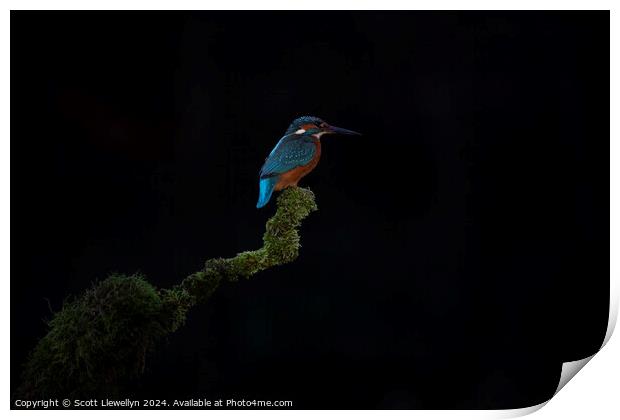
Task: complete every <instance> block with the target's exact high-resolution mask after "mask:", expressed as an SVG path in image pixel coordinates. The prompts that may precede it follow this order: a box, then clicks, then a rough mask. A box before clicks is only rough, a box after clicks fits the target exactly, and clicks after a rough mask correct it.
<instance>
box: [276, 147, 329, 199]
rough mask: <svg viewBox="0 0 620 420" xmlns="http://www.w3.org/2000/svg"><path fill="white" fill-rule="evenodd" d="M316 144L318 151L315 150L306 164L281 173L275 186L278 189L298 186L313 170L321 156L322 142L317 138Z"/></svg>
mask: <svg viewBox="0 0 620 420" xmlns="http://www.w3.org/2000/svg"><path fill="white" fill-rule="evenodd" d="M314 145H315V147H316V151H315V152H314V157H313V158H312V160H311V161H310V162H308V164H306V165H303V166H298V167H296V168H295V169H291V170H290V171H288V172H285V173H283V174H282V175H280V179H279V180H278V183H277V184H276V186H275V188H274V189H275V190H276V191H280V190H283V189H284V188H286V187H290V186H296V185H297V183H298V182H299V180H300V179H302V178H303V177H304V176H306V175H308V174H309V173H310V172H312V170H313V169H314V168H315V167H316V165H318V163H319V159H320V158H321V142H320V141H319V140H315V142H314Z"/></svg>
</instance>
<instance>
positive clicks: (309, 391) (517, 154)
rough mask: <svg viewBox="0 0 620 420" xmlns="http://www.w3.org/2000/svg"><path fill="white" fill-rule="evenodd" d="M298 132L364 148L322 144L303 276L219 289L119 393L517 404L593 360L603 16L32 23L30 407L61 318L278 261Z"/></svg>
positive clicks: (605, 261)
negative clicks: (299, 127) (69, 310)
mask: <svg viewBox="0 0 620 420" xmlns="http://www.w3.org/2000/svg"><path fill="white" fill-rule="evenodd" d="M305 114H310V115H317V116H319V117H321V118H323V119H325V120H326V121H328V122H330V123H332V124H334V125H338V126H342V127H346V128H349V129H353V130H356V131H360V132H362V133H364V136H363V137H359V138H353V137H324V138H323V157H322V159H321V163H320V164H319V166H318V167H317V169H316V170H315V171H314V172H313V173H312V174H311V175H309V176H308V177H306V178H305V179H304V181H302V184H303V185H307V186H310V187H311V188H312V189H313V191H314V192H315V193H316V195H317V201H318V205H319V209H320V210H319V212H317V213H314V214H313V215H312V216H311V217H310V218H309V219H307V220H306V222H305V223H304V225H303V227H302V243H303V248H302V251H301V255H300V257H299V259H298V260H297V261H295V262H294V263H292V264H289V265H287V266H283V267H279V268H274V269H270V270H268V271H265V272H263V273H260V274H258V275H256V276H255V277H253V278H251V279H250V280H247V281H243V282H240V283H236V284H226V285H223V286H222V287H221V288H220V289H219V290H218V291H217V293H216V295H214V297H213V298H212V300H211V301H210V302H209V304H208V305H207V306H204V307H200V308H197V309H195V310H193V312H192V313H191V314H190V316H189V322H188V323H187V325H186V326H185V327H183V328H182V329H181V330H180V331H178V332H177V333H175V334H174V335H173V336H172V337H171V338H170V340H169V341H168V342H167V343H162V345H161V346H160V348H159V350H158V351H157V352H156V353H155V354H153V355H151V357H150V358H149V360H148V366H147V373H146V374H145V376H144V378H143V380H142V381H141V382H140V383H139V384H136V389H135V390H134V392H133V393H132V394H131V395H128V397H130V398H133V397H149V398H158V399H162V398H192V397H193V398H224V399H226V398H237V399H241V398H246V399H250V398H261V399H271V400H288V399H290V400H293V402H294V404H295V407H296V408H517V407H523V406H528V405H533V404H537V403H539V402H542V401H543V400H545V399H547V398H549V397H551V395H552V394H553V391H554V390H555V387H556V385H557V381H558V379H559V374H560V369H561V362H563V361H567V360H575V359H579V358H583V357H585V356H588V355H590V354H592V353H593V352H594V351H596V350H597V349H598V347H599V346H600V344H601V343H602V339H603V336H604V333H605V329H606V324H607V313H608V302H609V296H608V293H609V292H608V287H609V284H608V279H609V268H608V267H609V195H608V192H609V13H608V12H535V13H534V12H501V13H500V12H487V13H483V12H462V13H456V12H455V13H452V12H266V11H265V12H199V13H189V12H124V13H119V12H90V13H85V12H13V13H11V137H12V139H11V140H12V141H11V161H12V162H11V163H12V171H11V172H12V173H11V184H12V185H11V195H12V196H11V203H12V208H11V210H12V212H11V213H12V216H13V217H12V229H11V251H12V255H11V262H12V279H11V327H12V328H11V362H12V370H11V376H12V377H11V380H12V384H13V387H15V386H16V384H17V382H18V375H19V373H20V366H21V364H22V363H23V362H24V361H25V358H26V355H27V352H28V351H30V349H32V348H33V347H34V345H35V344H36V342H37V340H38V338H40V337H41V336H42V335H43V334H44V333H45V324H44V323H43V322H42V320H43V319H49V317H50V307H51V309H52V310H54V311H55V310H58V309H60V308H61V306H62V302H63V299H64V298H65V297H67V296H69V295H73V296H75V295H78V294H79V293H80V292H81V291H83V290H84V289H86V288H87V287H89V286H90V285H91V284H92V283H93V282H94V281H96V280H97V279H99V280H101V279H103V278H105V277H106V276H107V275H108V274H109V273H111V272H115V271H116V272H123V273H134V272H136V271H140V272H142V273H144V274H145V275H146V276H147V277H148V279H149V281H151V282H152V283H153V284H155V285H157V286H158V287H167V286H171V285H173V284H175V283H177V282H179V281H180V280H181V279H183V278H184V277H185V276H186V275H188V274H190V273H192V272H194V271H197V270H199V269H200V268H201V267H202V265H203V263H204V261H205V260H206V259H207V258H211V257H217V256H232V255H234V254H235V253H236V252H239V251H243V250H247V249H254V248H257V247H259V246H260V244H261V236H262V233H263V230H264V222H265V221H266V219H267V218H268V217H269V216H270V215H271V214H272V212H273V209H274V205H273V203H271V204H270V205H269V206H268V207H267V208H266V209H262V210H257V209H256V208H255V204H256V199H257V193H258V191H257V189H258V188H257V187H258V170H259V168H260V166H261V164H262V162H263V160H264V158H265V156H266V155H267V154H268V153H269V151H270V150H271V149H272V147H273V146H274V144H275V143H276V142H277V140H278V139H279V138H280V136H281V135H282V134H283V133H284V130H285V129H286V127H287V126H288V124H289V123H290V121H291V120H292V119H293V118H294V117H297V116H300V115H305ZM48 301H49V305H48Z"/></svg>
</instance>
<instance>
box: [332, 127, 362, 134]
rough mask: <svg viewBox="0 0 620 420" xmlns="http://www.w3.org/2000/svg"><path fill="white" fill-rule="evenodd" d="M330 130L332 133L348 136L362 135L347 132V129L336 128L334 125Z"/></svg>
mask: <svg viewBox="0 0 620 420" xmlns="http://www.w3.org/2000/svg"><path fill="white" fill-rule="evenodd" d="M329 129H330V130H331V132H332V133H337V134H347V135H349V136H361V134H360V133H358V132H357V131H353V130H347V129H346V128H340V127H334V126H333V125H330V126H329Z"/></svg>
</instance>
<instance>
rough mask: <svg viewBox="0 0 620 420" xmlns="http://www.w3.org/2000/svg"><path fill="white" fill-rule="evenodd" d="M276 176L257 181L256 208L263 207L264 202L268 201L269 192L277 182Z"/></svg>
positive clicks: (271, 191)
mask: <svg viewBox="0 0 620 420" xmlns="http://www.w3.org/2000/svg"><path fill="white" fill-rule="evenodd" d="M277 178H278V177H275V176H274V177H271V178H263V179H261V180H260V182H259V183H258V188H259V192H258V203H256V208H257V209H260V208H261V207H264V206H265V204H267V203H268V202H269V199H270V198H271V194H272V193H273V189H274V188H275V186H276V184H277V183H278V179H277Z"/></svg>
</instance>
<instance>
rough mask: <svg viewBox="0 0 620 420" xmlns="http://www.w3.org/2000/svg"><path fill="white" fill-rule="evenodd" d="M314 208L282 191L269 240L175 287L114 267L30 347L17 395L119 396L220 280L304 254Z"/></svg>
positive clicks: (305, 194) (305, 196)
mask: <svg viewBox="0 0 620 420" xmlns="http://www.w3.org/2000/svg"><path fill="white" fill-rule="evenodd" d="M314 210H316V204H315V201H314V194H313V193H312V191H310V190H308V189H304V188H299V187H294V188H288V189H286V190H284V191H283V192H282V193H281V194H280V196H279V197H278V200H277V211H276V214H275V215H274V216H273V217H272V218H271V219H269V220H268V221H267V225H266V231H265V234H264V235H263V247H262V248H260V249H258V250H255V251H246V252H241V253H239V254H237V256H235V257H232V258H215V259H211V260H208V261H207V262H206V264H205V268H204V269H203V270H201V271H199V272H197V273H194V274H191V275H190V276H188V277H187V278H185V279H184V280H183V281H182V282H181V284H180V285H177V286H175V287H173V288H171V289H163V290H159V291H158V290H156V289H155V288H154V287H153V286H152V285H150V284H149V283H148V282H147V281H146V280H145V279H144V278H143V277H142V276H140V275H133V276H124V275H119V274H114V275H112V276H110V277H108V278H107V279H105V280H104V281H102V282H100V283H99V284H97V285H95V286H93V287H92V288H91V289H89V290H87V291H86V292H85V293H84V294H83V295H82V296H81V297H79V298H77V299H75V300H73V301H70V302H68V303H66V304H65V305H64V306H63V308H62V310H61V311H59V312H57V313H56V314H55V315H54V316H53V318H52V320H51V321H50V322H49V332H48V333H47V335H46V336H45V337H43V338H42V339H41V340H40V341H39V343H38V344H37V346H36V347H35V349H34V350H33V352H32V353H31V355H30V357H29V359H28V361H27V363H26V365H25V368H24V372H23V380H22V384H21V386H20V388H19V389H18V390H17V392H16V394H17V395H16V397H18V398H29V399H34V398H52V397H56V398H79V397H84V398H95V397H99V396H101V397H113V396H115V395H118V393H119V392H120V390H121V389H123V387H124V386H125V385H126V383H127V382H128V381H130V380H131V379H132V378H134V377H136V376H138V375H139V374H141V373H142V372H143V370H144V366H145V358H146V355H147V353H148V351H149V350H152V349H153V347H154V345H155V344H156V343H157V342H158V341H159V340H161V339H162V338H163V337H165V336H167V335H168V334H170V333H172V332H174V331H176V330H177V329H178V328H179V327H181V326H182V325H183V324H184V323H185V320H186V316H187V312H188V311H189V309H190V308H191V307H192V306H193V305H195V304H198V303H203V302H205V301H206V300H207V299H208V298H209V297H210V296H211V295H212V294H213V292H215V290H216V289H217V287H218V286H219V284H220V283H221V282H222V281H223V280H225V281H236V280H238V279H240V278H248V277H250V276H252V275H253V274H255V273H258V272H259V271H262V270H266V269H267V268H270V267H273V266H276V265H282V264H286V263H289V262H291V261H293V260H295V259H296V258H297V256H298V255H299V247H300V242H299V240H300V238H299V232H298V228H299V226H300V225H301V222H302V221H303V220H304V219H305V218H306V217H307V216H308V215H309V214H310V213H311V212H312V211H314Z"/></svg>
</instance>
